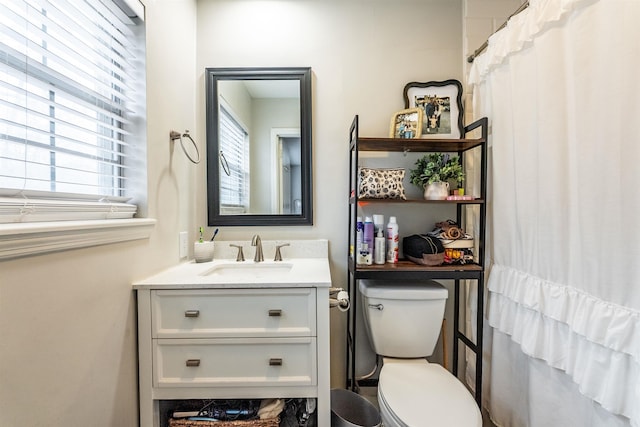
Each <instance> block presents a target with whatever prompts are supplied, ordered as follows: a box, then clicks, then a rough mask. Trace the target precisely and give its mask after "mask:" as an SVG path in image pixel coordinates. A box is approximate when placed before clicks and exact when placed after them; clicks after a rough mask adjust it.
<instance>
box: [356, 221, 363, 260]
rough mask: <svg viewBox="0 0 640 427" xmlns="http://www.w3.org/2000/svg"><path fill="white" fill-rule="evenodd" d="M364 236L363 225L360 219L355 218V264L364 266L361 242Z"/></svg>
mask: <svg viewBox="0 0 640 427" xmlns="http://www.w3.org/2000/svg"><path fill="white" fill-rule="evenodd" d="M363 234H364V224H363V223H362V217H361V216H359V217H357V218H356V250H355V252H356V263H357V264H364V258H363V257H362V241H363Z"/></svg>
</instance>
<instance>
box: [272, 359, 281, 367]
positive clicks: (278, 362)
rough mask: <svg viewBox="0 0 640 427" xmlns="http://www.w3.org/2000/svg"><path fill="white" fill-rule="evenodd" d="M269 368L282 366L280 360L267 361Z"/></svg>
mask: <svg viewBox="0 0 640 427" xmlns="http://www.w3.org/2000/svg"><path fill="white" fill-rule="evenodd" d="M269 366H282V359H280V358H276V357H272V358H271V359H269Z"/></svg>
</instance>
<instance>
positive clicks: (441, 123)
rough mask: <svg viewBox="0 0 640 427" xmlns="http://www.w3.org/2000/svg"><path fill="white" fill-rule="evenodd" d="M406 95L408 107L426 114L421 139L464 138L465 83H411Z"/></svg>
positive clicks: (405, 90)
mask: <svg viewBox="0 0 640 427" xmlns="http://www.w3.org/2000/svg"><path fill="white" fill-rule="evenodd" d="M403 95H404V104H405V108H418V109H420V111H421V112H422V131H421V132H420V136H419V137H420V138H443V139H458V138H462V133H463V129H464V127H463V124H462V119H463V108H462V84H461V83H460V82H459V81H458V80H444V81H432V82H425V83H421V82H411V83H407V84H406V85H405V87H404V94H403Z"/></svg>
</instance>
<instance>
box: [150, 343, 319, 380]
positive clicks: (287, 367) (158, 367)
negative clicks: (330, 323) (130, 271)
mask: <svg viewBox="0 0 640 427" xmlns="http://www.w3.org/2000/svg"><path fill="white" fill-rule="evenodd" d="M153 347H154V349H153V353H154V375H153V382H154V387H234V386H236V387H240V386H241V387H247V386H249V387H251V386H311V385H316V384H317V378H316V372H317V371H316V339H315V338H313V337H306V338H254V339H238V338H219V339H159V340H154V344H153Z"/></svg>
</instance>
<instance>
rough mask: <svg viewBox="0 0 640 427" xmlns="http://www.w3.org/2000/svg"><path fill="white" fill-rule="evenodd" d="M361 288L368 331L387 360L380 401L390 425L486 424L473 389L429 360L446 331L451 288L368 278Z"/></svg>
mask: <svg viewBox="0 0 640 427" xmlns="http://www.w3.org/2000/svg"><path fill="white" fill-rule="evenodd" d="M359 289H360V294H361V295H362V298H363V306H362V307H363V308H362V310H363V313H364V322H365V325H366V329H367V335H368V336H369V340H370V342H371V345H372V347H373V349H374V350H375V352H376V354H378V355H380V356H382V361H383V364H382V369H381V370H380V374H379V379H378V404H379V406H380V415H381V417H382V424H383V425H384V427H422V426H424V427H428V426H437V427H441V426H447V427H482V416H481V414H480V410H479V409H478V406H477V405H476V402H475V400H474V398H473V396H472V395H471V393H470V392H469V391H468V390H467V389H466V388H465V386H464V385H463V384H462V383H461V382H460V381H459V380H458V379H457V378H456V377H454V376H453V375H452V374H451V373H450V372H449V371H447V370H446V369H444V368H443V367H442V366H441V365H438V364H435V363H429V362H428V361H427V360H426V359H425V358H426V357H427V356H431V354H432V353H433V350H434V348H435V345H436V342H437V341H438V336H439V335H440V325H441V324H442V319H443V317H444V308H445V303H446V301H447V296H448V292H447V289H446V288H445V287H444V286H442V285H441V284H439V283H437V282H434V281H426V282H419V283H402V284H400V283H387V282H384V283H383V282H371V281H366V280H361V281H360V282H359Z"/></svg>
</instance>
